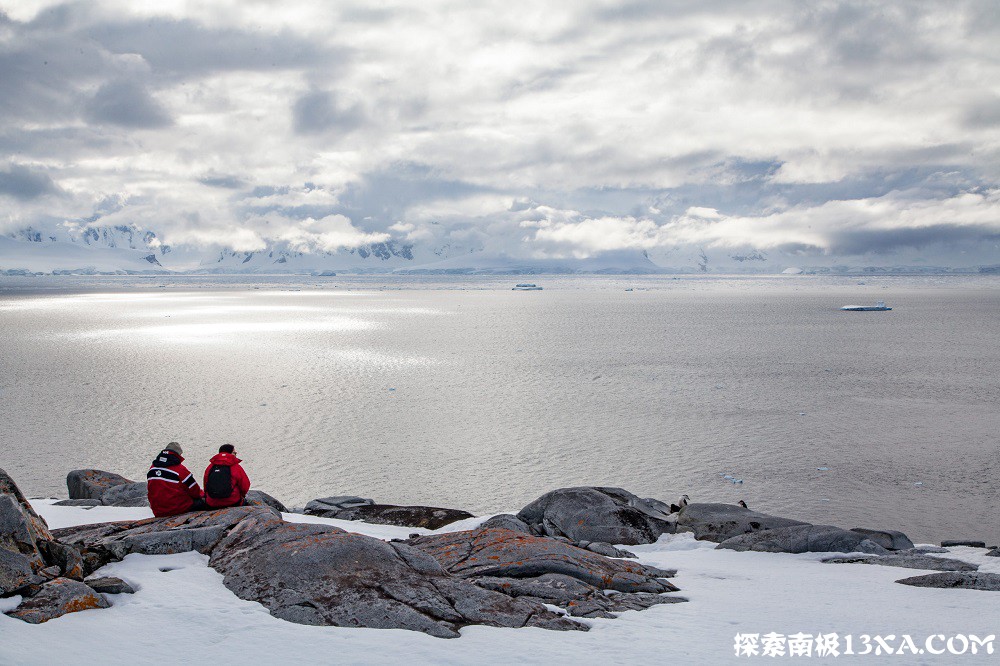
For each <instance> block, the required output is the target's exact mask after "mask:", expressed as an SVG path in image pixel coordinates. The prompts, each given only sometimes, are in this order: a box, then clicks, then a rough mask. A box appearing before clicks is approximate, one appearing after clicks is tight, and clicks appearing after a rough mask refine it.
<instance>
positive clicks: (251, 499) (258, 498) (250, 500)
mask: <svg viewBox="0 0 1000 666" xmlns="http://www.w3.org/2000/svg"><path fill="white" fill-rule="evenodd" d="M246 503H247V505H249V506H269V507H271V508H272V509H274V510H275V511H280V512H281V513H288V507H286V506H285V505H284V504H282V503H281V502H280V501H278V500H277V499H275V498H274V497H272V496H271V495H268V494H267V493H265V492H264V491H263V490H251V491H250V492H248V493H247V496H246Z"/></svg>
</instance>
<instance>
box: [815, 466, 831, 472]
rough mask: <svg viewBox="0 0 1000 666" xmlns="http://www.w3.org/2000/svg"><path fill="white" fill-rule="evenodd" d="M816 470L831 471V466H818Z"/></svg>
mask: <svg viewBox="0 0 1000 666" xmlns="http://www.w3.org/2000/svg"><path fill="white" fill-rule="evenodd" d="M816 471H817V472H829V471H830V468H829V467H817V468H816Z"/></svg>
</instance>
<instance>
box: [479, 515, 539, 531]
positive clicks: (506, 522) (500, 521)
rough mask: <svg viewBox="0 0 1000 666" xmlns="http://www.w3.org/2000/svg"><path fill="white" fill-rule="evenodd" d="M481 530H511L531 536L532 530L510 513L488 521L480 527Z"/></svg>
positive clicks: (496, 516)
mask: <svg viewBox="0 0 1000 666" xmlns="http://www.w3.org/2000/svg"><path fill="white" fill-rule="evenodd" d="M479 529H481V530H488V529H503V530H511V531H512V532H522V533H523V534H531V528H530V527H528V523H526V522H524V521H523V520H521V519H520V518H518V517H517V516H515V515H513V514H510V513H499V514H497V515H495V516H493V517H492V518H489V519H487V520H486V522H484V523H483V524H481V525H480V526H479Z"/></svg>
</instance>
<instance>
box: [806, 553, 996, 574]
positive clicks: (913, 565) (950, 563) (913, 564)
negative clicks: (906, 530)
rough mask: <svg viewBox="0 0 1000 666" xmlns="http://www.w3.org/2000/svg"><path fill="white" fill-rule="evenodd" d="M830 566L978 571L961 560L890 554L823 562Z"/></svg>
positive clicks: (838, 558)
mask: <svg viewBox="0 0 1000 666" xmlns="http://www.w3.org/2000/svg"><path fill="white" fill-rule="evenodd" d="M823 562H826V563H830V564H875V565H878V566H883V567H901V568H903V569H925V570H928V571H978V570H979V567H978V566H976V565H975V564H969V563H968V562H963V561H961V560H955V559H951V558H947V557H932V556H931V555H898V554H896V553H890V554H889V555H883V556H882V557H879V556H877V555H866V556H858V557H831V558H829V559H825V560H823Z"/></svg>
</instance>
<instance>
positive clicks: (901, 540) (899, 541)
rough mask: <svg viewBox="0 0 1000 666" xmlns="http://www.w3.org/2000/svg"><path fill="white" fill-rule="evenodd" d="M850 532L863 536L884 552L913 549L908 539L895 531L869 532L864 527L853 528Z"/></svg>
mask: <svg viewBox="0 0 1000 666" xmlns="http://www.w3.org/2000/svg"><path fill="white" fill-rule="evenodd" d="M851 531H852V532H857V533H858V534H863V535H865V536H866V537H868V538H869V539H871V540H872V541H874V542H875V543H877V544H878V545H880V546H882V547H883V548H885V549H886V550H910V549H911V548H913V547H914V546H913V542H912V541H910V537H908V536H906V535H905V534H903V533H902V532H898V531H896V530H870V529H866V528H864V527H854V528H852V529H851Z"/></svg>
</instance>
